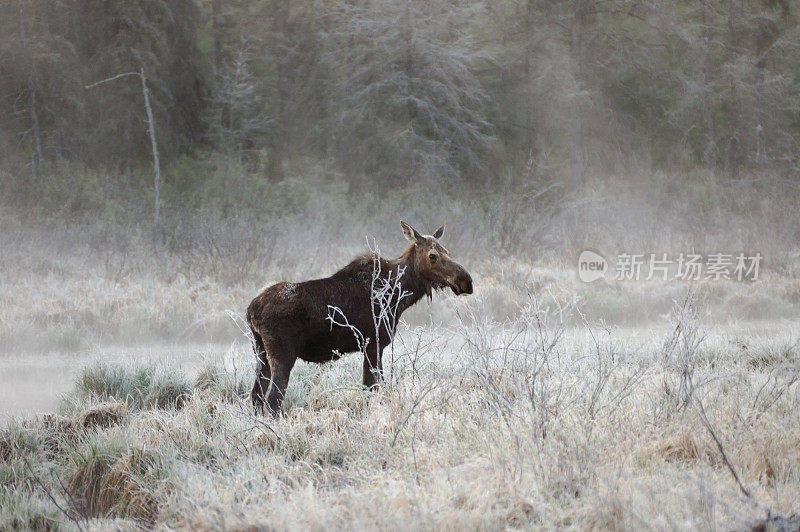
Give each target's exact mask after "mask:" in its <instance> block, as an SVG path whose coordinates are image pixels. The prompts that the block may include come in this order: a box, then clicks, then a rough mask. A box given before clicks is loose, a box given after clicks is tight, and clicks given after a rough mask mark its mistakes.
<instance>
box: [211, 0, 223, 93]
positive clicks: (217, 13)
mask: <svg viewBox="0 0 800 532" xmlns="http://www.w3.org/2000/svg"><path fill="white" fill-rule="evenodd" d="M211 27H212V29H213V31H214V68H215V69H216V71H217V77H218V78H219V76H220V74H221V73H222V0H213V1H212V2H211Z"/></svg>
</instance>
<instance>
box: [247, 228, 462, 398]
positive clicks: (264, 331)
mask: <svg viewBox="0 0 800 532" xmlns="http://www.w3.org/2000/svg"><path fill="white" fill-rule="evenodd" d="M400 225H401V226H402V228H403V234H404V235H405V237H406V238H407V239H408V240H409V241H410V242H411V245H410V246H409V247H408V249H406V250H405V252H403V254H402V255H400V257H398V258H396V259H394V260H386V259H383V258H380V257H379V256H378V255H376V254H374V253H368V254H366V255H362V256H359V257H356V258H355V259H354V260H353V261H352V262H350V264H348V265H347V266H345V267H344V268H342V269H341V270H339V271H338V272H336V273H334V274H333V275H331V276H330V277H326V278H324V279H315V280H312V281H306V282H302V283H287V282H282V283H278V284H275V285H272V286H270V287H269V288H267V289H265V290H264V291H263V292H261V294H259V295H258V296H257V297H256V298H255V299H253V301H252V302H251V303H250V306H248V307H247V323H248V324H249V325H250V330H251V331H252V333H253V339H254V349H255V352H256V356H257V358H258V369H257V372H256V382H255V385H254V386H253V392H252V394H251V398H252V400H253V405H254V406H255V408H256V410H257V411H261V410H263V407H264V405H265V400H264V393H265V392H267V393H266V395H267V397H266V406H267V408H268V409H269V411H270V412H271V413H272V414H277V413H278V412H279V411H280V406H281V402H282V401H283V396H284V394H285V393H286V387H287V385H288V384H289V374H290V373H291V371H292V367H293V366H294V363H295V361H296V360H297V359H298V358H301V359H303V360H306V361H308V362H319V363H321V362H327V361H329V360H335V359H336V358H338V357H339V355H340V354H341V353H348V352H354V351H363V353H364V364H363V383H364V386H365V387H367V388H370V389H371V388H375V387H378V386H380V383H381V382H382V381H383V366H382V363H381V357H382V354H383V350H384V348H385V347H386V346H387V345H388V344H390V343H391V341H392V338H393V336H394V330H395V325H396V323H397V320H399V319H400V315H401V314H402V313H403V312H404V311H405V310H406V309H408V308H409V307H410V306H411V305H413V304H414V303H416V302H417V301H419V300H420V299H421V298H422V297H423V296H426V295H427V296H428V297H431V293H432V291H433V290H434V289H444V288H450V289H452V290H453V292H454V293H455V294H456V295H461V294H471V293H472V278H471V277H470V275H469V273H468V272H467V270H465V269H464V267H463V266H461V265H460V264H458V263H457V262H455V261H453V260H452V259H451V258H450V253H449V252H448V251H447V249H445V248H444V247H443V246H442V245H441V244H440V243H439V239H440V238H441V237H442V234H443V233H444V226H442V227H440V228H439V229H437V230H436V231H435V232H434V233H433V234H432V235H421V234H420V233H419V232H417V230H416V229H414V228H413V227H411V226H410V225H408V224H407V223H405V222H403V221H401V222H400ZM398 276H399V280H398ZM393 283H394V284H393ZM387 286H392V287H393V288H399V289H393V290H384V291H383V295H384V298H383V300H379V298H376V296H375V294H376V287H387ZM381 306H383V307H389V308H391V310H392V312H389V313H386V312H384V313H383V317H384V318H383V319H382V320H381V319H377V320H376V318H375V317H376V316H381V310H382V309H381V308H378V307H381ZM383 310H385V308H384V309H383ZM332 312H333V313H335V314H336V315H337V316H338V317H339V319H334V318H333V317H332ZM376 323H379V325H378V326H377V327H376ZM376 336H377V337H378V338H377V340H376V338H375V337H376Z"/></svg>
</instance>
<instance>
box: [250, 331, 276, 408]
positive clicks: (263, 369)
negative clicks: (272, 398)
mask: <svg viewBox="0 0 800 532" xmlns="http://www.w3.org/2000/svg"><path fill="white" fill-rule="evenodd" d="M251 331H252V332H253V350H254V351H255V352H256V358H257V359H258V367H257V368H256V382H255V384H254V385H253V391H252V392H250V399H251V400H252V401H253V407H254V408H255V409H256V413H259V412H261V411H262V410H263V408H264V395H265V394H266V393H267V390H268V389H269V386H270V383H271V382H272V372H271V371H270V367H269V362H268V361H267V352H266V350H265V349H264V341H263V339H262V338H261V335H260V334H259V333H258V332H256V331H255V330H253V329H251Z"/></svg>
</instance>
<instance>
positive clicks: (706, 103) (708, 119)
mask: <svg viewBox="0 0 800 532" xmlns="http://www.w3.org/2000/svg"><path fill="white" fill-rule="evenodd" d="M708 2H709V0H705V1H704V2H703V8H702V12H701V21H702V24H703V44H702V46H703V100H702V106H703V122H704V124H705V128H706V149H705V150H704V152H703V160H704V162H705V164H706V167H707V168H709V169H711V170H714V171H716V168H717V138H716V134H715V133H714V116H713V114H712V111H711V97H710V92H711V88H710V84H711V79H712V77H711V53H710V52H711V50H710V47H711V37H712V35H711V19H712V17H711V15H710V13H709V9H710V8H709V5H708Z"/></svg>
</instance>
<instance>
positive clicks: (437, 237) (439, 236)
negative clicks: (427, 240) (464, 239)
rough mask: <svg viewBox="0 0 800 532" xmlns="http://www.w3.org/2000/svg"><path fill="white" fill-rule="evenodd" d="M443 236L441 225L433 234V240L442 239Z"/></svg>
mask: <svg viewBox="0 0 800 532" xmlns="http://www.w3.org/2000/svg"><path fill="white" fill-rule="evenodd" d="M443 234H444V224H442V226H441V227H440V228H439V229H437V230H436V232H434V233H433V238H435V239H436V240H439V239H440V238H442V235H443Z"/></svg>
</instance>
